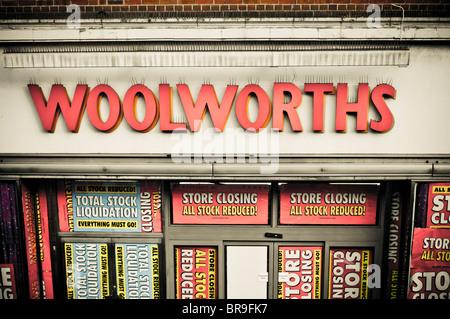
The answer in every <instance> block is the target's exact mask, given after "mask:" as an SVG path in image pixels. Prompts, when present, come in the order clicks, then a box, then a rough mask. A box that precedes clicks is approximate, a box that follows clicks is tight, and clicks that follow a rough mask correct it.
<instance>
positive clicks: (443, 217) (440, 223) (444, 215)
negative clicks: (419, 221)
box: [427, 183, 450, 228]
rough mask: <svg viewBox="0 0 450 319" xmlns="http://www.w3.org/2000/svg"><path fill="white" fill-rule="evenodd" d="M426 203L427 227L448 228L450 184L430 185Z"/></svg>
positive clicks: (449, 218) (449, 225)
mask: <svg viewBox="0 0 450 319" xmlns="http://www.w3.org/2000/svg"><path fill="white" fill-rule="evenodd" d="M427 202H428V208H427V227H430V228H450V183H433V184H430V185H429V188H428V201H427Z"/></svg>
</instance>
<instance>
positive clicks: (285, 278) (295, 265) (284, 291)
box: [278, 246, 322, 299]
mask: <svg viewBox="0 0 450 319" xmlns="http://www.w3.org/2000/svg"><path fill="white" fill-rule="evenodd" d="M321 276H322V247H304V246H280V247H279V248H278V299H320V293H321V291H320V287H321Z"/></svg>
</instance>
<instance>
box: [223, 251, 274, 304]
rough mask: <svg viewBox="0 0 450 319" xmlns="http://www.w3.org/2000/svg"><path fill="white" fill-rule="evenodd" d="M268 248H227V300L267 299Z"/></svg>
mask: <svg viewBox="0 0 450 319" xmlns="http://www.w3.org/2000/svg"><path fill="white" fill-rule="evenodd" d="M267 281H268V273H267V246H227V298H228V299H266V298H267Z"/></svg>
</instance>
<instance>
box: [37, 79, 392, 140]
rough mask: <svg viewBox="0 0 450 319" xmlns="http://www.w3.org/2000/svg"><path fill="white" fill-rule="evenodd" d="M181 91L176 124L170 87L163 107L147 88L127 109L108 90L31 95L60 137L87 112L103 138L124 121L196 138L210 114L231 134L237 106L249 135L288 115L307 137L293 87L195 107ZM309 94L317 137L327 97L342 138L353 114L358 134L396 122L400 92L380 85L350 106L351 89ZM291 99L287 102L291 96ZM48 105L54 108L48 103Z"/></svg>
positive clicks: (202, 98) (279, 127) (204, 95)
mask: <svg viewBox="0 0 450 319" xmlns="http://www.w3.org/2000/svg"><path fill="white" fill-rule="evenodd" d="M176 87H177V91H178V95H179V98H180V100H181V103H182V106H183V109H184V112H185V114H186V118H187V122H188V123H173V122H172V121H171V114H172V95H173V94H172V87H171V86H170V85H168V84H160V85H159V101H158V99H157V98H156V96H155V94H154V93H153V92H152V91H151V90H150V89H149V88H148V87H146V86H144V85H142V84H135V85H133V86H131V87H130V88H129V89H128V90H127V92H126V93H125V96H124V97H123V103H122V102H121V99H120V97H119V95H118V94H117V93H116V91H115V90H114V89H113V88H112V87H111V86H109V85H107V84H99V85H97V86H95V87H94V88H92V89H90V88H89V87H88V86H87V85H85V84H78V85H77V86H76V89H75V93H74V95H73V98H72V99H70V98H69V95H68V94H67V91H66V88H65V87H64V86H63V85H60V84H54V85H52V89H51V91H50V93H49V95H48V99H46V97H45V96H44V93H43V92H42V89H41V87H40V86H39V85H36V84H29V85H28V90H29V92H30V94H31V97H32V99H33V102H34V105H35V107H36V110H37V112H38V114H39V117H40V119H41V122H42V125H43V127H44V129H45V130H46V131H48V132H54V131H55V128H56V122H57V120H58V117H59V114H60V112H61V113H62V114H63V116H64V120H65V121H66V124H67V127H68V129H69V130H70V131H72V132H78V130H79V128H80V124H81V120H82V117H83V113H84V110H85V109H86V113H87V115H88V117H89V120H90V122H91V123H92V125H93V126H94V127H95V128H97V129H98V130H99V131H102V132H112V131H114V130H115V129H116V128H117V127H118V126H119V125H120V123H121V121H122V117H125V120H126V121H127V123H128V124H129V126H131V128H133V129H134V130H136V131H139V132H148V131H150V130H152V129H153V127H154V126H155V125H156V123H157V122H158V117H159V121H160V130H161V131H170V132H171V131H175V130H178V131H179V130H181V131H186V130H187V127H188V125H189V128H190V130H191V131H192V132H195V131H198V130H199V129H200V126H201V123H202V121H203V117H204V115H205V113H206V110H208V111H209V113H210V115H211V119H212V122H213V124H214V128H215V129H216V131H218V132H222V131H223V130H224V129H225V126H226V122H227V119H228V117H229V115H230V112H231V108H232V105H233V103H235V105H236V106H235V112H236V117H237V119H238V121H239V123H240V125H241V126H242V127H243V128H244V129H245V130H249V131H255V132H258V131H260V130H261V129H263V128H265V127H266V126H267V124H268V123H269V120H270V118H271V117H272V120H273V123H272V129H273V130H274V131H283V129H284V118H285V114H286V115H287V119H288V120H289V122H290V124H291V127H292V129H293V130H294V131H296V132H302V131H303V126H302V123H301V119H300V117H299V114H298V113H297V111H296V108H298V107H299V106H300V104H301V103H302V95H303V93H302V91H301V90H300V88H299V87H298V86H297V85H295V84H293V83H274V84H273V97H272V100H273V103H272V102H271V100H270V98H269V95H268V94H267V92H266V91H265V90H264V89H263V88H261V87H260V86H259V85H256V84H249V85H247V86H245V87H244V88H242V90H240V92H238V88H239V87H238V85H228V86H227V88H226V90H225V93H224V95H223V98H222V100H221V101H220V102H219V99H218V98H217V96H216V91H215V89H214V86H213V85H206V84H204V85H202V87H201V89H200V92H199V94H198V97H197V100H196V101H195V102H194V100H193V98H192V95H191V92H190V89H189V86H188V85H186V84H178V85H177V86H176ZM304 92H305V93H309V94H313V96H314V100H313V105H312V108H313V111H314V115H313V131H314V132H322V131H323V127H324V105H325V97H326V95H329V94H335V93H336V120H335V122H336V123H335V124H336V125H335V129H336V131H337V132H346V130H347V114H348V113H356V115H357V123H356V130H357V131H358V132H367V131H368V128H369V127H370V129H371V130H373V131H376V132H386V131H388V130H390V129H391V128H392V127H393V125H394V117H393V115H392V112H391V111H390V109H389V107H388V106H387V104H386V102H385V97H391V98H395V94H396V91H395V88H394V87H393V86H391V85H388V84H380V85H377V86H376V87H375V88H374V89H373V90H372V91H371V92H370V88H369V85H368V84H367V83H360V84H359V85H358V101H357V102H355V103H349V102H348V100H347V97H348V84H347V83H338V84H337V86H336V87H335V86H334V85H333V84H332V83H306V84H305V85H304ZM286 95H289V96H290V97H291V99H290V101H289V102H285V96H286ZM141 97H142V98H143V99H144V101H145V109H146V112H145V117H144V118H143V119H142V120H139V119H138V118H137V115H136V112H135V111H136V103H137V100H138V99H139V98H141ZM252 97H255V98H256V99H257V101H258V109H259V112H258V116H257V118H256V120H254V121H252V120H251V119H250V118H249V115H248V112H247V110H248V106H249V101H250V99H251V98H252ZM103 98H105V99H107V100H108V102H109V114H108V117H107V119H106V120H103V119H102V117H101V112H100V110H99V108H100V101H101V100H102V99H103ZM47 100H48V102H47ZM370 101H372V103H373V105H374V107H375V108H376V110H377V112H378V114H379V115H380V119H376V120H375V119H370V120H369V106H370V103H369V102H370Z"/></svg>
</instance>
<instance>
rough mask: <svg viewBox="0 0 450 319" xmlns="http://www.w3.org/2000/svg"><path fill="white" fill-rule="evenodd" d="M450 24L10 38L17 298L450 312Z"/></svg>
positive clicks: (49, 32) (230, 24)
mask: <svg viewBox="0 0 450 319" xmlns="http://www.w3.org/2000/svg"><path fill="white" fill-rule="evenodd" d="M82 13H83V12H82ZM89 17H90V16H89ZM445 19H446V18H436V17H431V18H430V17H428V18H414V19H413V18H410V19H405V18H400V17H399V18H393V17H390V18H389V19H388V18H385V17H383V18H382V19H381V24H380V25H379V26H378V27H373V26H371V25H369V24H368V22H367V18H363V17H359V18H348V19H347V18H336V17H334V18H325V17H321V18H303V17H302V18H292V17H288V16H277V15H275V14H274V15H273V16H272V17H269V16H267V14H266V16H264V17H256V18H255V17H241V16H239V17H237V16H235V17H225V18H224V17H222V16H214V15H212V16H208V17H206V18H205V17H203V18H201V19H200V18H198V17H196V18H193V17H191V16H189V17H182V16H181V15H180V16H178V17H176V14H172V15H170V16H167V17H165V16H158V17H156V18H152V19H151V21H150V22H149V20H148V19H144V18H142V16H137V17H132V18H128V19H125V21H120V20H117V19H114V18H105V19H102V20H98V19H96V18H89V19H85V20H83V17H82V15H81V20H80V21H79V22H80V25H73V21H71V22H70V23H69V22H68V21H66V20H63V19H59V20H58V19H56V20H55V21H52V23H50V21H47V22H46V21H33V20H27V21H24V20H9V21H8V20H5V22H4V24H3V26H2V30H1V34H2V39H3V40H2V60H1V63H2V75H1V78H0V80H1V85H0V90H1V93H2V96H3V101H2V106H1V114H0V115H1V117H0V136H1V138H0V146H1V158H0V174H1V175H0V186H1V191H2V193H1V194H0V195H1V200H2V202H1V205H2V206H1V208H2V215H1V216H2V224H1V225H2V249H3V251H2V252H3V256H2V259H1V260H0V264H1V266H2V279H3V281H2V283H3V287H2V298H3V299H9V298H10V297H14V298H31V299H39V298H42V299H43V298H48V299H53V298H55V299H85V298H89V299H105V298H125V299H133V298H139V299H191V298H193V299H236V298H237V299H247V298H252V299H277V298H279V299H290V298H299V299H402V298H411V299H415V298H419V299H428V298H436V299H447V298H448V295H449V292H450V287H449V286H450V275H449V274H450V266H449V260H450V258H449V251H450V246H449V243H448V242H449V238H450V236H449V232H450V230H448V224H449V223H450V220H449V211H450V208H449V207H450V143H449V137H450V126H449V125H448V120H447V119H448V118H449V115H450V114H449V109H448V107H447V105H448V101H449V100H450V93H449V91H448V74H449V71H450V62H449V61H450V59H449V57H450V50H449V46H448V40H449V38H450V33H449V31H448V21H447V20H445ZM53 22H56V23H53ZM75 22H76V21H75ZM63 31H64V32H63Z"/></svg>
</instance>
